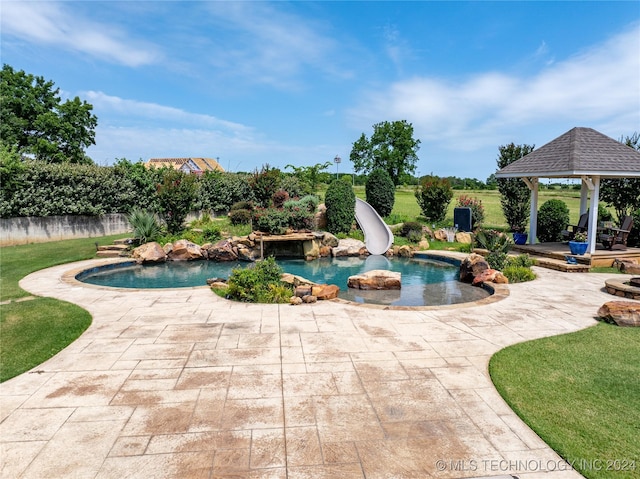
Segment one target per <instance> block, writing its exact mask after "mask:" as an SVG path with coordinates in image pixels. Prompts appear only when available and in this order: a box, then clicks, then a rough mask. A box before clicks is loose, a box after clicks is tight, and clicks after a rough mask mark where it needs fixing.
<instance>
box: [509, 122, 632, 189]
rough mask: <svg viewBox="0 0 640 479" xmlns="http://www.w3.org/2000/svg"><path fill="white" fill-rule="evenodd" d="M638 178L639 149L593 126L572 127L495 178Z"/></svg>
mask: <svg viewBox="0 0 640 479" xmlns="http://www.w3.org/2000/svg"><path fill="white" fill-rule="evenodd" d="M594 174H596V175H599V176H601V177H609V178H623V177H625V178H626V177H630V176H631V177H640V152H638V151H636V150H634V149H633V148H631V147H628V146H627V145H624V144H622V143H620V142H619V141H616V140H614V139H613V138H609V137H608V136H606V135H603V134H602V133H600V132H599V131H596V130H594V129H593V128H583V127H576V128H572V129H571V130H569V131H568V132H566V133H565V134H563V135H560V136H559V137H558V138H556V139H555V140H552V141H550V142H549V143H547V144H545V145H544V146H542V147H540V148H539V149H537V150H533V151H532V152H531V153H529V154H528V155H526V156H524V157H523V158H520V159H519V160H517V161H514V162H513V163H511V164H510V165H507V166H505V167H504V168H502V169H501V170H499V171H498V172H497V173H496V177H497V178H514V177H515V178H520V177H538V178H581V177H582V176H584V175H594Z"/></svg>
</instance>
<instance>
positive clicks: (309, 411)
mask: <svg viewBox="0 0 640 479" xmlns="http://www.w3.org/2000/svg"><path fill="white" fill-rule="evenodd" d="M97 263H104V261H95V260H93V261H88V262H82V263H74V264H70V265H64V266H59V267H55V268H50V269H47V270H43V271H40V272H37V273H34V274H31V275H29V276H28V277H26V278H25V279H23V280H22V281H21V283H20V284H21V286H22V287H23V288H24V289H26V290H27V291H30V292H32V293H34V294H37V295H42V296H51V297H55V298H59V299H62V300H66V301H70V302H72V303H75V304H78V305H80V306H82V307H83V308H86V309H87V310H89V311H90V312H91V314H92V315H93V318H94V319H93V324H92V325H91V326H90V328H89V329H88V330H87V331H86V332H85V333H84V334H83V335H82V336H81V337H80V338H79V339H78V340H77V341H76V342H74V343H73V344H71V345H70V346H69V347H68V348H67V349H65V350H64V351H62V352H61V353H59V354H58V355H56V356H55V357H53V358H52V359H50V360H49V361H47V362H45V363H44V364H42V365H40V366H38V367H37V368H35V369H34V370H32V371H30V372H27V373H25V374H23V375H21V376H19V377H17V378H14V379H12V380H9V381H7V382H5V383H4V384H2V385H0V411H1V416H0V420H1V421H2V423H1V424H0V441H1V447H2V449H1V454H0V461H1V462H2V464H1V477H3V478H12V479H13V478H38V479H41V478H91V479H93V478H96V479H98V478H99V479H104V478H113V479H120V478H145V479H146V478H154V479H160V478H190V479H196V478H225V477H229V478H231V477H233V478H289V479H297V478H367V479H372V478H421V479H422V478H430V477H438V478H459V477H479V476H505V475H512V474H514V475H515V474H517V475H518V476H519V477H520V478H539V477H546V478H552V479H555V478H579V477H581V476H580V475H579V474H578V473H576V472H574V471H572V470H570V468H569V466H568V465H566V464H565V463H564V462H563V461H562V460H560V458H559V457H558V456H557V454H556V453H554V452H553V451H552V450H551V449H550V448H549V447H548V446H547V445H546V444H545V443H544V442H543V441H542V440H541V439H540V438H538V436H537V435H536V434H535V433H533V432H532V431H531V430H530V429H529V428H528V427H527V426H526V425H524V423H523V422H521V421H520V419H519V418H518V417H517V416H516V415H515V414H514V413H513V412H512V411H511V409H510V408H509V407H508V406H507V405H506V404H505V402H504V401H503V400H502V399H501V397H500V396H499V395H498V393H497V392H496V390H495V389H494V387H493V386H492V383H491V381H490V379H489V376H488V373H487V364H488V361H489V358H490V357H491V355H492V354H493V353H495V352H496V351H498V350H499V349H501V348H503V347H505V346H507V345H510V344H514V343H517V342H520V341H525V340H528V339H533V338H540V337H543V336H549V335H555V334H562V333H567V332H570V331H575V330H578V329H581V328H585V327H588V326H590V325H593V324H594V323H595V320H594V315H595V313H596V311H597V309H598V307H599V306H600V305H602V304H603V303H604V302H606V301H608V300H611V299H612V298H613V297H612V296H610V295H608V294H606V293H604V292H603V291H602V288H603V286H604V279H605V277H606V276H602V275H598V274H593V273H591V274H580V273H577V274H565V273H560V272H556V271H551V270H545V269H539V268H536V273H537V274H538V275H539V279H538V280H536V281H534V282H531V283H525V284H516V285H511V286H509V289H510V295H509V296H508V297H507V298H506V299H503V300H502V301H498V302H494V303H492V304H487V305H482V306H473V305H472V306H465V307H457V308H443V309H427V310H421V311H390V310H382V309H372V308H366V307H360V306H354V305H347V304H341V303H336V302H321V303H318V304H315V305H301V306H296V307H293V306H289V305H247V304H240V303H234V302H229V301H226V300H224V299H221V298H218V297H216V296H215V295H214V294H213V293H211V292H210V291H209V289H208V288H193V289H182V290H116V289H108V288H98V287H92V286H87V285H79V284H77V283H74V282H73V281H69V280H68V278H66V277H65V273H68V272H69V271H70V270H74V269H77V268H79V267H88V266H93V265H96V264H97ZM67 276H68V274H67Z"/></svg>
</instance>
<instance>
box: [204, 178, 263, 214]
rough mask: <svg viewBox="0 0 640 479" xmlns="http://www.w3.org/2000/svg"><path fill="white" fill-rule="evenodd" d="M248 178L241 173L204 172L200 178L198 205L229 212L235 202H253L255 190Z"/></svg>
mask: <svg viewBox="0 0 640 479" xmlns="http://www.w3.org/2000/svg"><path fill="white" fill-rule="evenodd" d="M248 178H249V177H248V176H247V175H245V174H240V173H227V172H222V171H208V172H206V173H204V175H202V176H201V177H200V179H199V183H200V188H199V192H198V206H200V207H201V208H203V209H210V210H213V211H216V212H227V211H229V210H230V209H231V206H232V205H233V204H234V203H238V202H241V201H244V202H252V201H253V200H254V197H253V190H252V189H251V186H250V185H249V181H248ZM238 209H251V208H238Z"/></svg>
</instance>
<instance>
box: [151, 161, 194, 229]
mask: <svg viewBox="0 0 640 479" xmlns="http://www.w3.org/2000/svg"><path fill="white" fill-rule="evenodd" d="M196 178H197V177H196V176H195V175H188V174H185V173H183V172H181V171H177V170H166V171H165V172H164V177H163V179H162V184H160V185H158V203H159V206H160V214H161V215H162V218H163V219H164V221H165V223H166V224H167V230H168V232H169V233H170V234H176V233H178V232H180V231H181V230H182V228H183V225H184V220H185V218H186V217H187V215H188V214H189V212H190V211H191V207H192V205H193V202H194V200H195V196H196Z"/></svg>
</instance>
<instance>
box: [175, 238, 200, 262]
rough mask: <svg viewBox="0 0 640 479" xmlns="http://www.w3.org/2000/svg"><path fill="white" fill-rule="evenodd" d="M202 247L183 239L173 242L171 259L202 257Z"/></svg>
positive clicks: (180, 259)
mask: <svg viewBox="0 0 640 479" xmlns="http://www.w3.org/2000/svg"><path fill="white" fill-rule="evenodd" d="M202 258H203V256H202V249H201V248H200V246H198V245H197V244H195V243H192V242H191V241H188V240H186V239H181V240H178V241H176V242H175V243H173V249H172V250H171V253H169V259H170V260H171V261H192V260H196V259H202Z"/></svg>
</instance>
